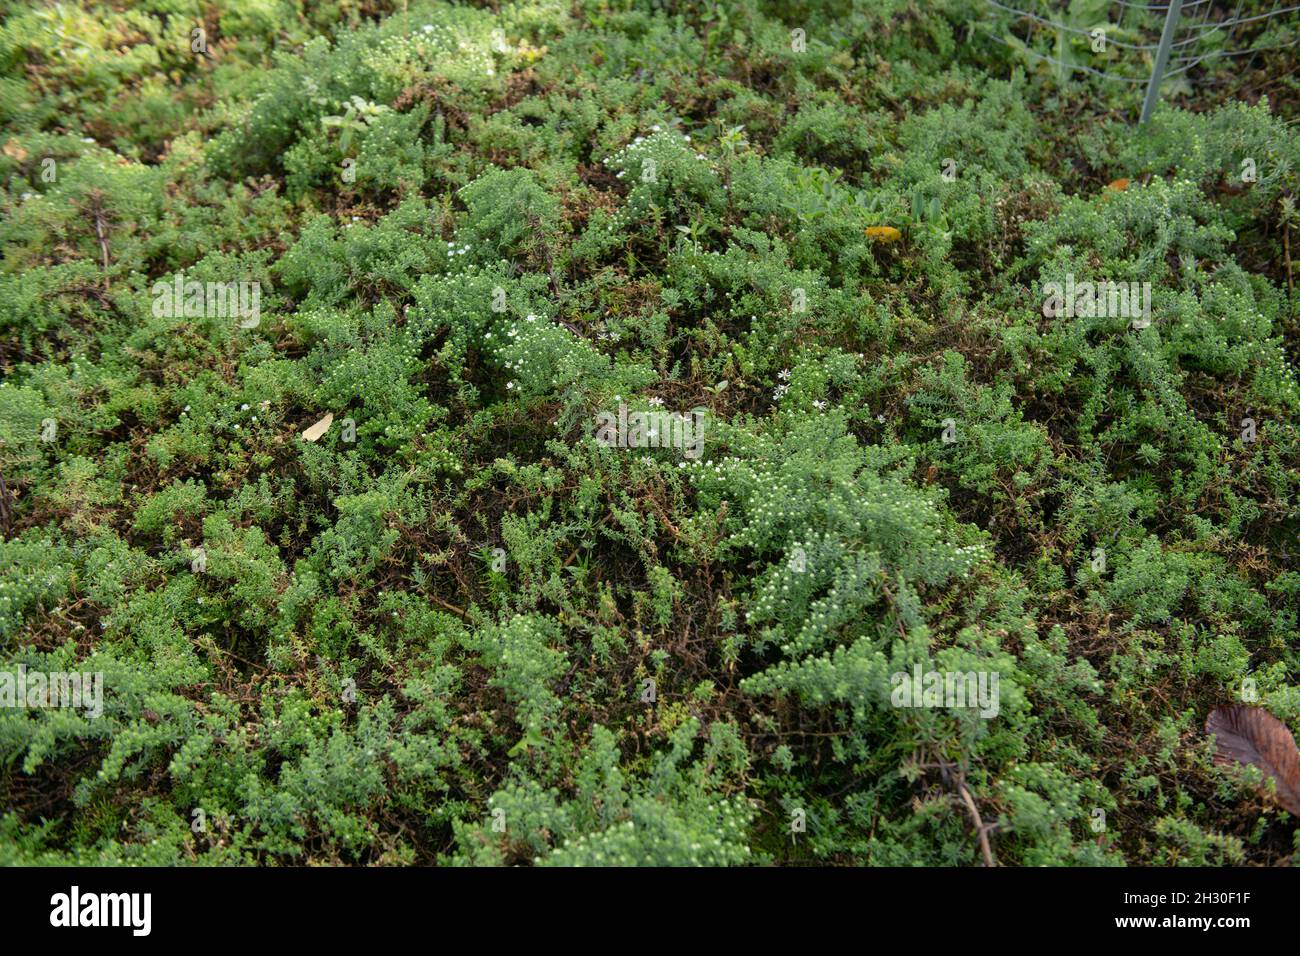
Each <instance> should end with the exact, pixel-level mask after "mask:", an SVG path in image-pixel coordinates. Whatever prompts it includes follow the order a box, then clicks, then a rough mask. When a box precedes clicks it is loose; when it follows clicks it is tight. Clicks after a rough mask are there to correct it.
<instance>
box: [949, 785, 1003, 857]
mask: <svg viewBox="0 0 1300 956" xmlns="http://www.w3.org/2000/svg"><path fill="white" fill-rule="evenodd" d="M957 792H958V793H959V794H961V798H962V801H963V802H964V803H965V804H966V809H967V810H969V811H970V816H971V821H972V822H973V823H974V824H975V836H976V837H977V838H978V839H979V841H980V854H981V855H982V856H983V857H984V865H985V866H997V865H998V864H997V862H996V861H995V860H994V859H993V848H992V847H991V846H989V832H988V831H989V828H988V827H987V826H985V825H984V820H983V818H981V817H980V810H979V807H977V806H975V798H974V797H972V796H971V794H970V788H969V787H967V786H966V775H965V774H962V775H961V776H959V777H958V778H957Z"/></svg>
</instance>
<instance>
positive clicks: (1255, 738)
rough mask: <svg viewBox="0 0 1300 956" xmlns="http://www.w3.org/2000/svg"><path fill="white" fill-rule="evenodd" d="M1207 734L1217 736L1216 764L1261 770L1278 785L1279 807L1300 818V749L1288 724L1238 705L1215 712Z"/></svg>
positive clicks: (1207, 724)
mask: <svg viewBox="0 0 1300 956" xmlns="http://www.w3.org/2000/svg"><path fill="white" fill-rule="evenodd" d="M1205 732H1206V733H1207V734H1213V735H1214V739H1215V744H1216V746H1217V748H1218V749H1217V752H1216V753H1215V755H1214V760H1215V763H1220V764H1231V763H1239V764H1249V765H1250V766H1253V767H1258V768H1259V769H1260V770H1262V771H1264V773H1265V774H1266V775H1268V776H1270V777H1272V778H1273V780H1274V781H1276V783H1277V794H1276V796H1275V799H1276V800H1277V802H1278V804H1279V805H1280V806H1281V807H1282V808H1283V809H1284V810H1286V811H1287V812H1289V813H1293V814H1295V815H1296V816H1298V817H1300V749H1297V747H1296V742H1295V738H1294V737H1293V736H1291V731H1289V730H1288V729H1287V727H1286V724H1284V723H1282V721H1280V720H1278V719H1277V718H1276V717H1274V716H1273V715H1272V714H1270V713H1269V712H1268V711H1267V710H1265V709H1264V708H1263V707H1246V706H1244V705H1242V704H1234V705H1232V706H1230V707H1217V708H1215V709H1214V711H1213V712H1211V714H1210V716H1209V718H1208V719H1207V720H1206V721H1205Z"/></svg>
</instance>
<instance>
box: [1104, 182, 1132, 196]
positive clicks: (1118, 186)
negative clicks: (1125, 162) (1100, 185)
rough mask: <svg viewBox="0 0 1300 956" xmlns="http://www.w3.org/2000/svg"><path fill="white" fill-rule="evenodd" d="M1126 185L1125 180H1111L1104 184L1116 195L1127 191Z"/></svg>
mask: <svg viewBox="0 0 1300 956" xmlns="http://www.w3.org/2000/svg"><path fill="white" fill-rule="evenodd" d="M1128 184H1129V181H1128V180H1127V179H1112V180H1111V181H1110V182H1109V183H1107V184H1106V188H1107V189H1113V190H1115V192H1117V193H1122V192H1123V191H1124V190H1126V189H1128Z"/></svg>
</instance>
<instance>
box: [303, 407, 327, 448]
mask: <svg viewBox="0 0 1300 956" xmlns="http://www.w3.org/2000/svg"><path fill="white" fill-rule="evenodd" d="M333 424H334V413H333V412H326V413H325V417H324V418H322V419H321V420H320V421H318V422H317V423H316V424H315V425H312V426H311V428H308V429H307V430H306V431H305V432H303V433H302V437H303V440H304V441H318V440H319V439H320V437H321V436H322V435H324V434H325V433H326V432H327V431H329V430H330V426H331V425H333Z"/></svg>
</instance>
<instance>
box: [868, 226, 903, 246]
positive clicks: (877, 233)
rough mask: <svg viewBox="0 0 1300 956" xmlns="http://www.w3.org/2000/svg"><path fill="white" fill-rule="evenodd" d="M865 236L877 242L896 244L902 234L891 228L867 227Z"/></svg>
mask: <svg viewBox="0 0 1300 956" xmlns="http://www.w3.org/2000/svg"><path fill="white" fill-rule="evenodd" d="M867 235H868V236H870V237H871V238H872V239H875V240H877V241H878V242H897V241H898V240H899V239H902V238H903V234H902V233H901V232H899V231H898V230H897V229H895V228H894V227H893V226H868V227H867Z"/></svg>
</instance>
